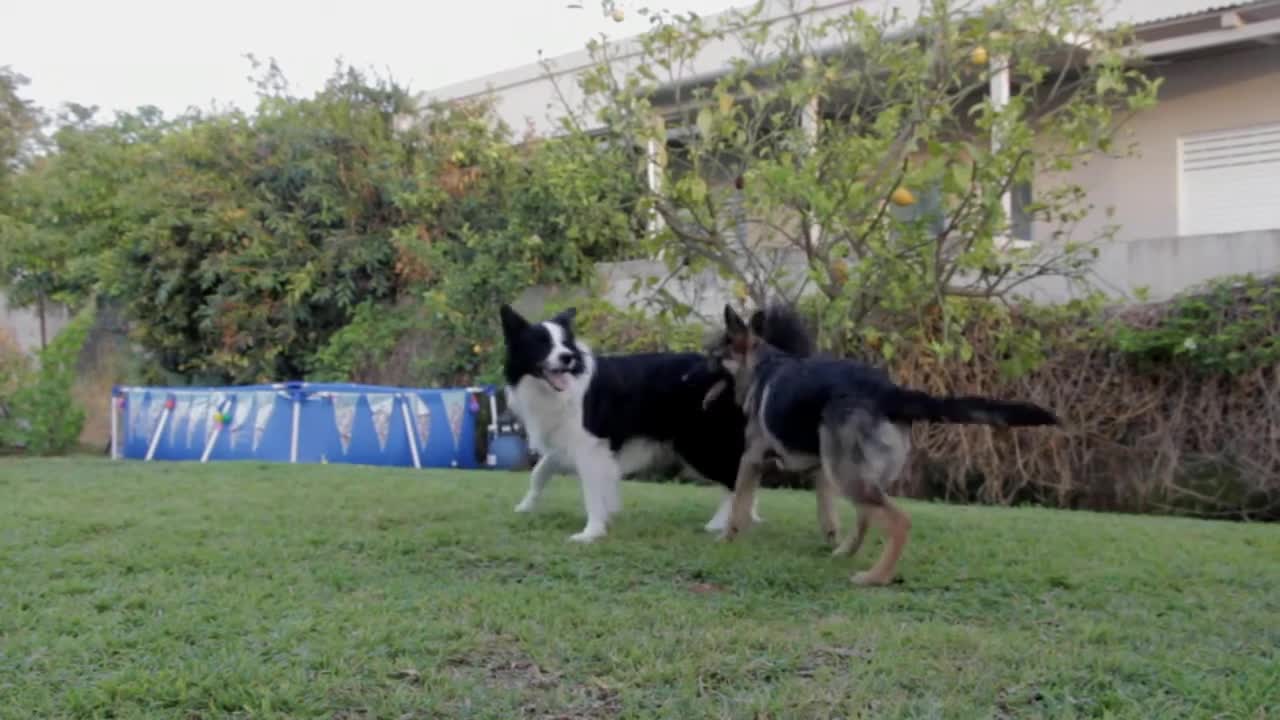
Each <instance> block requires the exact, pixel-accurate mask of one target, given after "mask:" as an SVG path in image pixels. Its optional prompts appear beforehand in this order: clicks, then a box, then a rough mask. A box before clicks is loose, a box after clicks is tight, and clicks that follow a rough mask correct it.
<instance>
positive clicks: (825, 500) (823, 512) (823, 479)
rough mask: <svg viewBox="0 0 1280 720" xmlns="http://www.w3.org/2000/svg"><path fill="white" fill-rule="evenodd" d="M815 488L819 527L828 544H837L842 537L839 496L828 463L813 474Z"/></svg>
mask: <svg viewBox="0 0 1280 720" xmlns="http://www.w3.org/2000/svg"><path fill="white" fill-rule="evenodd" d="M813 489H814V492H815V493H817V496H818V527H819V529H821V530H822V537H823V538H824V539H825V540H826V541H827V544H828V545H835V544H836V541H837V540H838V539H839V537H840V512H839V508H837V507H836V498H837V497H838V496H839V495H838V491H837V490H836V485H835V483H833V482H832V481H831V478H830V477H828V473H827V471H826V465H825V464H824V465H823V468H822V469H821V470H819V471H818V472H816V473H814V475H813Z"/></svg>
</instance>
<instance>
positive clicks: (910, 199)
mask: <svg viewBox="0 0 1280 720" xmlns="http://www.w3.org/2000/svg"><path fill="white" fill-rule="evenodd" d="M889 199H890V200H892V201H893V204H894V205H898V206H900V207H905V206H907V205H915V204H916V196H915V194H914V193H912V192H911V191H910V190H908V189H906V188H904V187H899V188H897V189H895V190H894V191H893V194H891V195H890V196H889Z"/></svg>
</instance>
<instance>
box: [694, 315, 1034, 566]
mask: <svg viewBox="0 0 1280 720" xmlns="http://www.w3.org/2000/svg"><path fill="white" fill-rule="evenodd" d="M724 317H725V330H724V333H723V335H722V336H721V337H720V339H719V341H718V342H716V343H714V344H713V347H712V348H711V350H710V351H709V353H708V366H709V369H710V370H711V371H712V372H713V373H714V372H717V371H724V372H727V373H729V374H731V375H732V376H733V389H734V396H735V398H734V399H735V401H736V402H737V404H738V405H740V406H741V407H742V408H743V411H744V412H745V414H746V418H747V422H746V430H745V446H746V447H745V450H744V454H743V456H742V462H741V464H740V465H739V468H738V477H737V481H736V483H735V486H734V487H735V490H734V499H733V506H732V509H731V511H730V513H729V522H728V525H727V527H726V528H725V531H724V535H723V536H722V537H723V538H724V539H732V538H733V537H734V536H735V535H736V534H737V532H738V531H739V529H740V528H742V527H745V526H746V522H745V519H746V509H747V508H748V507H750V503H751V502H753V500H754V497H755V489H756V487H757V485H758V484H759V482H760V477H761V474H762V473H763V472H764V468H765V467H766V465H767V464H769V463H774V464H778V465H780V466H781V467H783V468H785V469H787V470H791V471H795V472H811V473H813V474H814V487H815V489H816V490H817V492H818V508H819V509H818V516H819V522H820V524H821V525H822V527H823V530H824V531H827V530H834V531H835V532H838V531H839V529H838V527H837V524H838V517H837V515H836V512H835V507H834V503H833V502H832V493H833V492H839V493H841V494H843V495H844V496H845V497H846V498H848V499H849V500H850V501H851V502H852V503H853V505H854V507H855V509H856V511H857V521H856V522H857V527H856V529H855V531H854V532H852V533H850V534H849V536H848V537H847V538H846V539H845V540H844V542H842V543H840V545H839V546H838V547H837V548H836V549H835V552H834V553H833V554H835V555H853V554H854V553H856V552H857V551H858V548H859V547H861V545H862V541H863V539H864V538H865V537H866V533H867V528H868V526H869V525H871V524H875V525H876V526H878V527H880V528H882V529H883V530H884V531H885V533H886V535H887V536H888V543H887V544H886V546H885V550H884V552H883V553H882V554H881V556H880V559H879V560H877V561H876V563H875V565H874V566H873V567H872V568H871V569H870V570H868V571H867V572H864V573H858V574H856V575H854V576H853V578H852V580H853V582H854V583H855V584H858V585H884V584H887V583H889V582H892V581H893V579H894V569H895V567H896V566H897V562H898V558H899V556H901V554H902V549H903V547H904V546H905V545H906V542H907V535H908V533H909V532H910V529H911V520H910V518H909V517H908V516H907V514H906V513H905V512H903V511H902V510H901V509H899V508H898V507H897V506H896V505H895V504H894V503H893V502H892V501H891V500H890V499H889V496H888V492H887V489H888V487H889V485H890V483H892V482H893V480H894V479H895V478H896V477H897V476H898V475H899V473H901V472H902V468H903V465H905V464H906V459H907V453H908V452H909V451H910V449H911V424H912V423H914V422H920V421H928V422H951V423H974V424H982V425H995V426H1000V427H1013V426H1034V425H1057V424H1058V420H1057V418H1056V417H1054V415H1053V413H1052V412H1050V411H1049V410H1046V409H1044V408H1042V407H1040V406H1038V405H1033V404H1031V403H1022V402H1011V401H1005V400H994V399H989V398H982V397H934V396H932V395H929V394H928V393H924V392H920V391H918V390H910V389H907V388H903V387H899V386H898V385H895V384H894V383H893V382H892V380H890V379H889V375H888V373H886V372H885V371H884V370H882V369H880V368H874V367H870V366H868V365H864V364H862V363H859V362H855V361H853V360H846V359H840V358H817V357H807V358H798V357H795V356H793V355H790V354H788V353H787V352H785V351H784V350H783V349H780V348H778V347H776V346H774V345H772V344H770V343H769V342H768V341H767V336H766V337H761V335H762V334H764V333H765V332H766V329H767V328H768V327H769V326H773V327H775V328H785V327H793V328H796V331H797V332H799V331H800V328H801V327H802V326H801V324H800V320H799V317H798V316H797V315H796V314H795V313H794V311H793V310H791V309H790V308H789V307H787V306H771V307H770V308H768V309H767V310H765V311H757V312H756V313H755V314H754V315H752V317H751V323H750V325H748V324H747V323H745V322H743V321H742V318H741V317H739V316H738V314H737V313H736V312H734V310H733V308H732V307H730V306H728V305H726V306H725V308H724ZM775 332H776V330H775Z"/></svg>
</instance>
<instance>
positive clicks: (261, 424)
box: [253, 391, 276, 452]
mask: <svg viewBox="0 0 1280 720" xmlns="http://www.w3.org/2000/svg"><path fill="white" fill-rule="evenodd" d="M275 408H276V394H275V392H274V391H270V392H256V393H254V394H253V451H254V452H257V451H258V444H259V443H261V442H262V434H263V433H265V432H266V431H267V423H269V422H271V413H272V411H274V410H275Z"/></svg>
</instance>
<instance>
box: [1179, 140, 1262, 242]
mask: <svg viewBox="0 0 1280 720" xmlns="http://www.w3.org/2000/svg"><path fill="white" fill-rule="evenodd" d="M1274 229H1280V123H1276V124H1271V125H1256V126H1253V127H1248V128H1238V129H1234V130H1221V131H1216V132H1207V133H1199V134H1196V135H1188V136H1186V137H1183V138H1180V139H1179V140H1178V234H1179V235H1212V234H1221V233H1233V232H1246V231H1250V230H1274Z"/></svg>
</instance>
